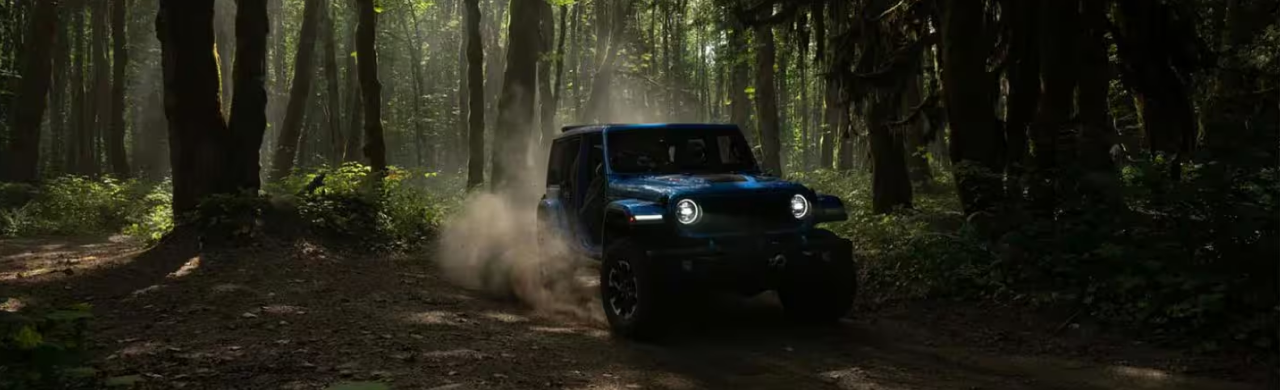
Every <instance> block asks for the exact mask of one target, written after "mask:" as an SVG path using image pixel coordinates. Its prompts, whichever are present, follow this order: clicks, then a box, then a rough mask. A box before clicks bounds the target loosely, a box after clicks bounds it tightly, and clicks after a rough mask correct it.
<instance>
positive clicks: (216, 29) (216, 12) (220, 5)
mask: <svg viewBox="0 0 1280 390" xmlns="http://www.w3.org/2000/svg"><path fill="white" fill-rule="evenodd" d="M232 1H233V0H215V1H214V4H213V34H214V37H213V40H214V42H213V44H214V45H215V46H216V47H217V53H218V77H219V78H220V79H221V81H222V104H224V105H226V104H232V100H233V96H235V95H234V94H233V92H234V91H235V81H234V80H233V79H234V76H233V75H232V72H234V71H233V70H232V67H233V66H234V65H233V64H232V61H234V60H235V48H236V43H235V22H234V21H233V20H232V19H233V18H235V12H236V11H235V10H234V9H233V8H232V7H231V2H232ZM235 1H238V0H235ZM223 110H224V111H227V112H229V111H230V107H223Z"/></svg>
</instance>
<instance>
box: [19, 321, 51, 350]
mask: <svg viewBox="0 0 1280 390" xmlns="http://www.w3.org/2000/svg"><path fill="white" fill-rule="evenodd" d="M13 342H14V344H17V345H18V349H32V348H35V347H37V346H40V343H43V342H44V337H42V336H40V332H37V331H36V328H33V327H31V325H24V326H23V327H22V328H21V329H18V334H15V335H13Z"/></svg>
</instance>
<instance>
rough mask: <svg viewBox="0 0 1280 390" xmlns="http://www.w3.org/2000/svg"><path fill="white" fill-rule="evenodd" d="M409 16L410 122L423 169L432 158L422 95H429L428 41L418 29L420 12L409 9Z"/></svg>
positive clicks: (418, 158) (415, 147)
mask: <svg viewBox="0 0 1280 390" xmlns="http://www.w3.org/2000/svg"><path fill="white" fill-rule="evenodd" d="M409 16H410V22H412V23H413V37H414V42H412V43H410V44H409V45H410V46H411V47H412V48H411V49H410V50H409V57H410V60H411V61H413V64H412V66H410V71H411V72H413V74H412V76H413V119H412V120H411V121H410V122H413V144H414V149H415V150H416V155H415V157H417V165H418V166H420V167H421V166H426V165H427V160H428V159H429V158H430V157H429V156H428V155H427V151H426V148H427V146H426V136H427V130H426V129H425V128H423V125H424V123H425V122H426V118H423V114H422V106H423V102H422V95H424V94H426V93H427V89H426V87H425V86H424V85H423V79H422V78H423V75H422V61H423V60H422V57H423V55H422V43H423V42H425V41H426V39H424V38H423V37H422V29H421V28H420V27H418V12H417V11H415V10H413V9H409Z"/></svg>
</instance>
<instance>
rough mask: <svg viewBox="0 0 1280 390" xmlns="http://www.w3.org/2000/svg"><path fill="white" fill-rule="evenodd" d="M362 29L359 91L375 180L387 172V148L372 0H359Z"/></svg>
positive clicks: (358, 45)
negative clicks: (383, 134)
mask: <svg viewBox="0 0 1280 390" xmlns="http://www.w3.org/2000/svg"><path fill="white" fill-rule="evenodd" d="M356 5H357V7H358V9H359V15H360V18H359V20H360V25H359V27H357V28H356V49H357V50H356V52H357V53H358V54H359V55H358V57H357V59H358V61H359V68H360V69H359V71H360V91H361V93H363V94H364V112H365V121H364V138H365V144H364V148H363V150H364V155H365V156H367V157H368V158H369V165H371V166H372V167H373V172H374V174H375V175H376V176H378V177H381V176H382V175H384V174H386V172H387V145H386V142H385V141H384V140H383V138H382V83H381V82H380V81H378V48H377V42H376V39H377V37H378V26H377V20H378V19H377V17H378V16H377V13H376V12H375V11H374V10H373V0H356Z"/></svg>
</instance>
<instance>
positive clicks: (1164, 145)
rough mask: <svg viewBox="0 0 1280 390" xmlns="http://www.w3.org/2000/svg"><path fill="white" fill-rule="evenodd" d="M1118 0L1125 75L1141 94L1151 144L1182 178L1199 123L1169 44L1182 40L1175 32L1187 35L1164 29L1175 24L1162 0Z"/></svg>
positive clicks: (1138, 95)
mask: <svg viewBox="0 0 1280 390" xmlns="http://www.w3.org/2000/svg"><path fill="white" fill-rule="evenodd" d="M1117 4H1118V5H1119V6H1118V7H1116V10H1117V12H1115V13H1114V18H1115V19H1116V20H1115V24H1116V26H1117V31H1118V32H1119V34H1117V37H1116V49H1117V50H1116V53H1117V54H1118V55H1119V57H1120V70H1121V76H1122V77H1121V80H1122V81H1124V83H1125V86H1127V87H1128V88H1129V89H1130V90H1131V91H1132V92H1133V94H1134V97H1135V98H1136V100H1137V103H1138V110H1139V117H1140V118H1141V122H1142V128H1143V133H1144V134H1145V135H1146V143H1147V146H1148V147H1149V148H1151V150H1152V151H1153V152H1159V153H1164V154H1165V155H1167V156H1169V157H1170V161H1171V164H1170V172H1169V174H1170V176H1171V177H1173V178H1174V179H1175V180H1178V179H1181V177H1182V167H1181V166H1182V162H1184V161H1186V160H1187V158H1188V157H1189V156H1188V155H1189V154H1190V153H1191V150H1192V149H1193V146H1194V145H1195V141H1196V132H1197V129H1196V121H1195V109H1194V108H1193V107H1192V106H1191V100H1190V98H1189V96H1188V95H1189V91H1188V88H1187V87H1186V86H1185V85H1184V84H1183V81H1182V80H1184V79H1186V76H1185V75H1182V74H1180V69H1177V68H1176V67H1175V61H1174V58H1173V57H1174V53H1171V52H1170V50H1171V49H1170V48H1171V47H1173V46H1175V45H1178V44H1183V42H1180V41H1178V40H1177V39H1175V38H1185V37H1182V36H1177V37H1174V36H1166V35H1172V34H1164V32H1172V31H1175V29H1174V28H1173V26H1171V25H1170V24H1171V22H1170V20H1169V19H1170V16H1169V13H1170V11H1169V10H1168V9H1166V8H1165V7H1166V6H1165V5H1164V4H1163V3H1159V2H1152V1H1135V0H1119V1H1118V2H1117Z"/></svg>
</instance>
